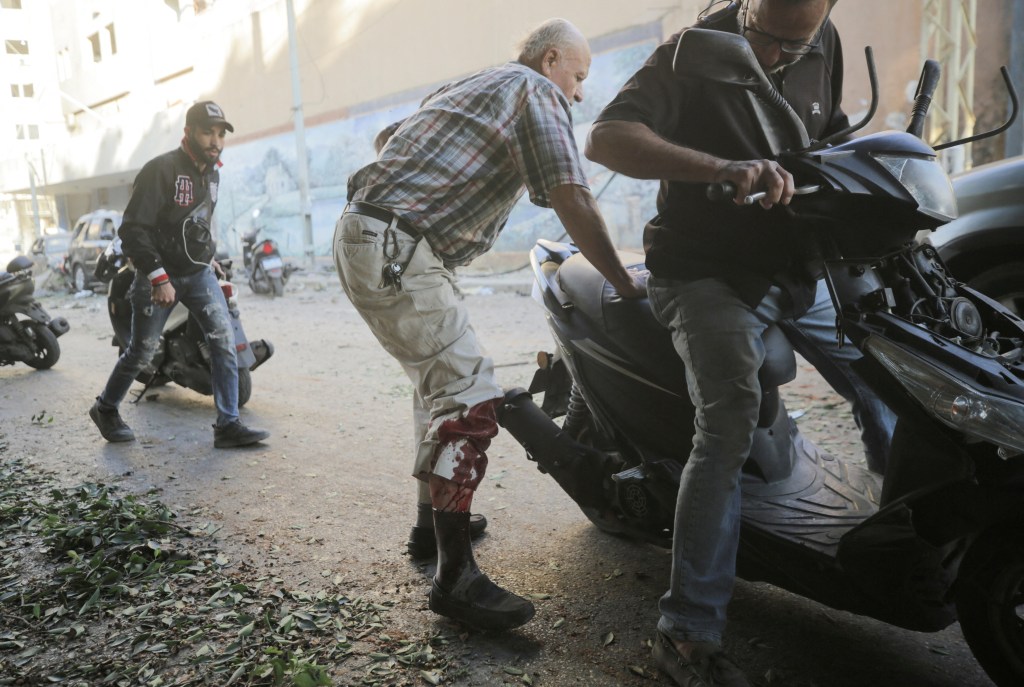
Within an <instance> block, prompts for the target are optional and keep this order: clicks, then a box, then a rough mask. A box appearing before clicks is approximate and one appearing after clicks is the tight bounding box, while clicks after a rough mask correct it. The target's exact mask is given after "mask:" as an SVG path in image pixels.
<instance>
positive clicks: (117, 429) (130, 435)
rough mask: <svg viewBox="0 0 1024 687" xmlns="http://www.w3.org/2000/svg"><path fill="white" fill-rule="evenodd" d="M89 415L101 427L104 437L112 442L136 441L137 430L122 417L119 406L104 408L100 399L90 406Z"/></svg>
mask: <svg viewBox="0 0 1024 687" xmlns="http://www.w3.org/2000/svg"><path fill="white" fill-rule="evenodd" d="M89 417H91V418H92V421H93V422H95V423H96V426H97V427H99V428H100V434H102V435H103V438H104V439H106V440H107V441H111V442H115V443H117V442H122V441H135V432H133V431H132V428H131V427H129V426H128V425H127V424H125V421H124V420H122V419H121V414H120V413H118V412H117V408H113V409H111V410H103V409H102V408H100V402H99V399H97V400H96V402H95V403H93V404H92V408H89Z"/></svg>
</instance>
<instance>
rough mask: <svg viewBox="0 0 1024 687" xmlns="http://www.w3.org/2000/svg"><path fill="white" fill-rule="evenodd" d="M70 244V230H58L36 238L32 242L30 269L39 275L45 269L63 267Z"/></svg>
mask: <svg viewBox="0 0 1024 687" xmlns="http://www.w3.org/2000/svg"><path fill="white" fill-rule="evenodd" d="M70 245H71V232H70V231H58V232H54V233H52V234H46V235H44V236H40V237H39V238H37V239H36V240H35V241H34V242H33V243H32V271H33V272H34V273H35V274H36V275H41V274H43V273H44V272H46V270H47V269H51V270H55V271H59V270H61V269H63V266H64V258H65V257H66V256H67V253H68V246H70Z"/></svg>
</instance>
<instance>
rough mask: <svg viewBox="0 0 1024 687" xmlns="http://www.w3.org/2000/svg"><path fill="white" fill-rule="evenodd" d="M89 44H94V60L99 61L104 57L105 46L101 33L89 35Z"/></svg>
mask: <svg viewBox="0 0 1024 687" xmlns="http://www.w3.org/2000/svg"><path fill="white" fill-rule="evenodd" d="M89 44H90V45H91V46H92V61H93V62H99V61H100V60H102V59H103V48H102V46H101V45H100V35H99V34H98V33H94V34H93V35H91V36H89Z"/></svg>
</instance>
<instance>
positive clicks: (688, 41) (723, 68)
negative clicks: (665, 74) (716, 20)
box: [672, 29, 768, 90]
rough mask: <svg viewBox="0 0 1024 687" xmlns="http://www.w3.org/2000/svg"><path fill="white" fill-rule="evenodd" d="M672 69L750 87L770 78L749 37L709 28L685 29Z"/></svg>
mask: <svg viewBox="0 0 1024 687" xmlns="http://www.w3.org/2000/svg"><path fill="white" fill-rule="evenodd" d="M672 71H673V72H675V74H676V76H678V77H680V78H693V79H703V80H705V81H714V82H716V83H723V84H729V85H731V86H741V87H743V88H749V89H751V90H754V89H756V88H758V86H760V85H761V83H762V82H767V80H768V78H767V77H766V76H765V75H764V71H763V70H762V69H761V65H760V64H758V62H757V57H756V56H755V55H754V51H753V50H752V49H751V48H750V43H748V42H747V39H746V38H744V37H743V36H739V35H737V34H735V33H726V32H724V31H712V30H710V29H687V30H686V31H683V34H682V35H681V36H680V37H679V43H678V44H677V45H676V54H675V56H674V57H673V59H672Z"/></svg>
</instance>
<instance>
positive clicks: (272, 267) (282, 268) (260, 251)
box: [242, 227, 298, 297]
mask: <svg viewBox="0 0 1024 687" xmlns="http://www.w3.org/2000/svg"><path fill="white" fill-rule="evenodd" d="M259 231H260V230H259V227H256V228H253V229H252V230H251V231H248V232H246V233H245V234H243V235H242V263H243V265H244V266H245V269H246V270H247V271H248V272H249V288H250V289H252V291H253V293H259V294H267V293H269V294H271V296H274V297H278V296H283V295H284V285H285V284H287V283H288V278H289V277H290V276H291V274H292V272H295V271H296V270H297V269H298V268H296V267H295V266H293V265H290V264H285V262H284V260H282V259H281V252H280V251H279V250H278V249H277V242H276V241H274V240H273V239H269V238H268V239H263V240H262V241H259V242H257V241H256V235H257V234H259Z"/></svg>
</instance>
